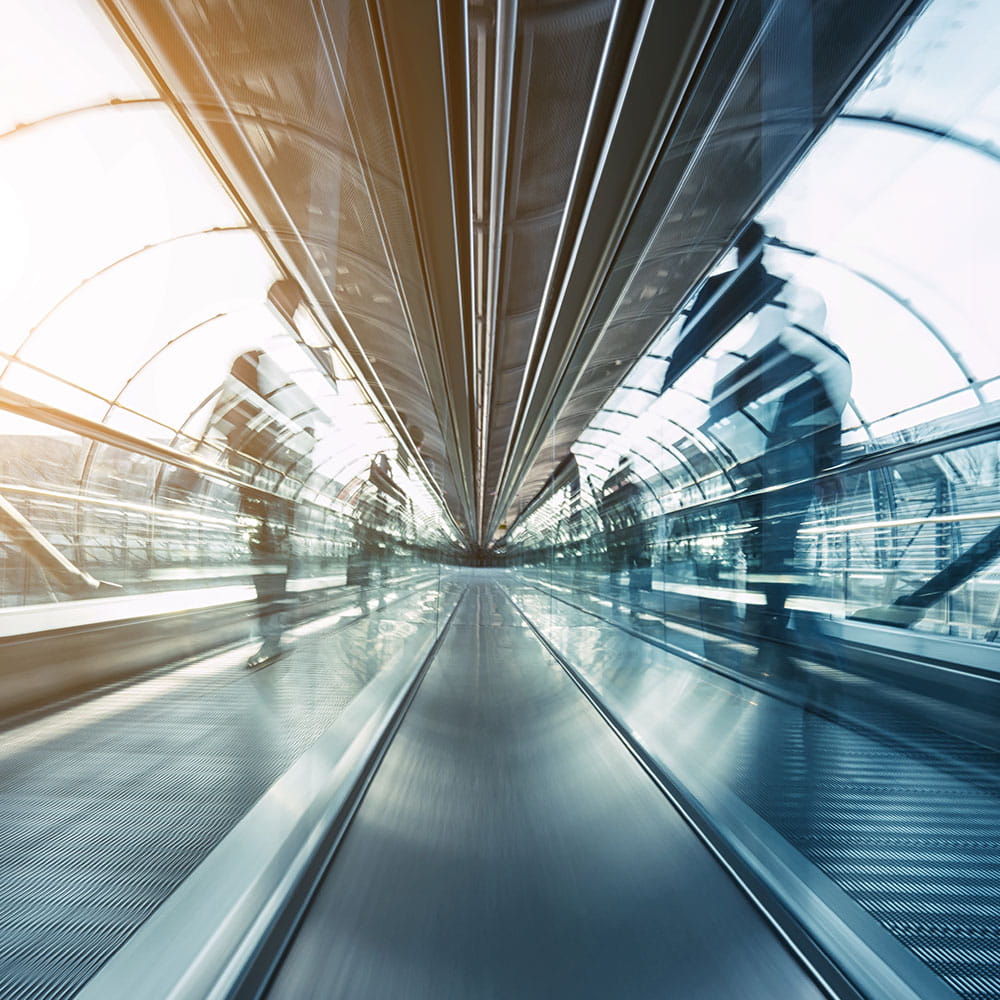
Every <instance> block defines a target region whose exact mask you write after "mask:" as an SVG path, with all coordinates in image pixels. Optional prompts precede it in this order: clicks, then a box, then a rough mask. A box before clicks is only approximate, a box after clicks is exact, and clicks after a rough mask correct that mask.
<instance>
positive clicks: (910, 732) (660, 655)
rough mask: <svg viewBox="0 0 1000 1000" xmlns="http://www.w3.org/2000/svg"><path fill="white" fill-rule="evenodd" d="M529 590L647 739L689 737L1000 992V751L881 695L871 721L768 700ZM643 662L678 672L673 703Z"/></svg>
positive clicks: (916, 939) (923, 952) (561, 638)
mask: <svg viewBox="0 0 1000 1000" xmlns="http://www.w3.org/2000/svg"><path fill="white" fill-rule="evenodd" d="M516 597H517V600H518V603H520V604H521V605H522V606H523V607H524V609H525V610H526V611H527V612H528V613H529V615H530V616H531V617H532V618H533V620H535V621H536V623H537V624H539V627H540V628H542V630H543V632H545V633H546V634H547V635H548V636H549V638H550V639H551V640H552V641H553V642H554V643H555V645H556V646H557V647H558V648H559V649H560V651H561V652H562V653H563V654H564V655H565V656H566V657H567V659H569V660H570V661H571V662H572V663H574V664H575V665H576V666H577V667H578V668H579V669H580V671H581V673H583V675H584V676H586V677H588V678H589V679H590V680H591V681H593V682H595V683H596V684H597V685H598V689H599V690H615V689H617V690H618V691H619V693H620V694H621V696H622V697H623V698H624V699H625V703H631V704H633V706H634V711H635V712H636V713H639V714H641V719H642V732H643V733H644V734H645V736H646V740H647V746H648V748H649V749H651V750H653V752H654V753H655V746H652V745H650V742H651V741H652V742H654V743H655V741H656V740H662V741H663V742H664V744H667V743H668V741H669V742H670V744H671V745H672V746H674V747H677V746H682V747H684V748H685V750H687V751H689V753H688V757H689V758H690V760H691V761H692V764H693V762H695V761H696V762H697V766H698V767H699V768H700V769H701V773H703V774H704V775H706V776H709V777H711V778H712V779H715V780H720V781H722V782H724V783H725V784H726V785H727V786H728V787H729V788H730V789H731V790H732V791H733V792H735V793H736V794H737V795H738V796H739V797H740V798H741V799H742V800H743V801H744V802H746V803H747V804H748V805H749V806H751V808H753V809H754V810H755V811H756V812H757V813H758V814H759V815H760V816H761V817H763V818H764V819H765V820H766V821H767V822H768V823H769V824H770V825H771V826H773V827H774V828H775V829H776V830H777V831H778V832H779V833H781V834H782V836H783V837H784V838H785V839H786V840H788V841H789V842H790V843H791V844H793V845H794V846H795V847H796V848H797V849H798V850H799V851H800V852H801V853H802V854H803V855H804V856H805V857H806V858H808V859H809V860H810V861H811V862H812V863H813V864H814V865H816V867H817V868H819V869H820V870H821V871H823V872H824V873H825V874H826V875H827V876H828V877H829V878H831V879H832V880H833V881H834V882H835V883H837V884H838V885H839V886H840V888H841V889H843V890H844V891H845V892H846V893H847V894H848V895H849V896H851V897H852V898H853V899H854V900H855V901H856V902H857V903H858V904H859V905H860V906H861V907H862V908H863V909H865V910H866V911H867V912H868V913H869V914H871V915H872V916H873V917H874V918H875V919H876V920H878V921H879V923H881V924H882V925H883V926H884V927H886V928H887V929H888V930H889V931H890V932H891V933H892V934H893V935H894V936H895V937H896V938H897V939H898V940H899V941H900V942H902V943H903V944H904V945H905V946H906V947H907V948H909V949H910V950H911V951H912V952H913V953H914V954H915V955H917V956H918V957H919V958H920V959H921V960H922V961H923V962H924V963H925V964H926V965H927V966H929V967H930V968H931V969H932V970H933V971H934V972H935V973H936V974H937V975H938V976H940V977H941V979H943V980H944V981H945V982H946V983H948V985H949V986H951V988H952V989H953V990H955V992H956V993H958V994H959V995H960V996H962V997H964V998H966V1000H1000V753H997V752H996V751H994V750H992V749H990V748H988V747H983V746H980V745H978V744H973V743H969V742H966V741H964V740H962V739H960V738H958V737H954V736H951V735H949V734H947V733H944V732H941V731H939V730H937V729H934V728H931V727H930V726H926V725H921V724H920V723H919V721H917V720H915V719H914V718H913V717H912V715H910V714H904V713H900V714H894V713H893V712H892V711H891V709H889V708H888V707H886V706H884V705H873V704H871V703H865V704H864V705H863V706H861V707H863V708H864V711H865V714H866V719H865V723H869V722H870V725H868V724H862V723H858V722H857V721H851V722H838V721H834V719H833V715H834V714H835V712H836V705H828V706H827V708H825V709H824V714H822V715H819V714H815V713H814V712H812V711H809V710H803V709H801V708H798V707H796V706H794V705H791V704H788V703H786V702H783V701H779V700H777V699H770V698H767V697H766V696H762V695H761V694H759V693H758V692H757V691H755V690H753V689H751V688H747V687H744V686H742V685H740V684H739V683H738V682H736V681H732V680H729V679H727V678H724V677H721V676H719V675H717V674H714V673H709V672H706V671H705V670H704V669H702V668H699V667H697V666H696V665H694V664H691V663H688V662H686V661H684V660H678V659H676V658H674V657H670V656H669V655H668V654H666V653H664V652H663V651H661V650H659V649H657V648H656V647H655V646H652V645H650V644H648V643H645V642H643V640H642V639H640V638H638V637H636V636H633V635H629V634H627V633H624V632H622V631H621V629H618V628H617V627H616V626H615V625H614V624H613V623H611V622H607V621H606V622H604V623H602V624H597V622H596V619H595V618H594V617H593V615H588V614H585V613H584V612H582V611H577V610H575V609H572V608H570V607H569V606H568V605H565V604H563V605H561V607H560V610H559V612H558V613H557V614H555V615H553V614H552V613H551V611H552V608H551V605H550V603H549V601H548V599H546V598H543V597H542V596H541V595H540V594H538V592H537V591H530V590H523V591H518V592H517V594H516ZM563 609H564V612H565V613H563ZM574 629H575V630H576V631H577V633H578V635H576V636H574V634H573V633H574ZM705 645H706V648H708V647H710V645H711V644H710V643H709V642H708V641H707V640H706V643H705ZM729 655H730V656H731V655H733V654H732V653H730V654H729ZM819 670H820V671H825V672H826V673H827V674H828V676H829V679H831V680H832V679H833V678H834V673H833V672H832V671H827V670H826V668H819ZM646 671H652V672H655V673H658V674H660V675H661V677H662V678H666V676H667V675H670V678H671V679H670V680H666V679H664V680H663V683H664V688H663V690H664V692H665V694H664V698H663V703H662V704H661V705H658V706H651V705H650V704H649V700H650V699H652V698H654V695H653V693H652V688H651V687H650V685H649V683H648V681H649V678H646V679H644V680H642V681H641V682H640V679H641V678H642V674H643V673H644V672H646ZM685 678H686V679H685ZM845 687H847V688H850V687H851V684H850V683H848V684H845ZM849 702H850V697H849V696H844V697H841V698H840V699H839V701H838V702H837V704H840V705H841V706H846V705H847V704H848V703H849ZM851 707H852V709H853V708H857V707H858V706H856V705H852V706H851ZM624 717H625V718H626V719H629V720H630V722H631V717H630V716H629V715H628V714H625V716H624ZM855 719H857V715H856V714H855ZM636 729H637V730H638V726H636Z"/></svg>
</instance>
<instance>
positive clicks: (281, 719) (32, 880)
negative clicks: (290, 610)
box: [0, 592, 437, 1000]
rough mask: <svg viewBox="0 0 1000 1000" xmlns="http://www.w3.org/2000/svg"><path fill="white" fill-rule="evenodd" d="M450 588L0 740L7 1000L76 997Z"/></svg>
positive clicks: (219, 658)
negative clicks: (270, 654)
mask: <svg viewBox="0 0 1000 1000" xmlns="http://www.w3.org/2000/svg"><path fill="white" fill-rule="evenodd" d="M436 602H437V593H436V592H431V593H427V592H424V593H421V594H419V595H416V596H414V597H410V598H406V599H404V600H402V601H400V602H398V603H396V604H393V605H391V606H389V607H388V608H387V609H385V610H383V611H381V612H377V613H375V614H373V615H371V616H369V617H368V618H367V619H361V620H359V621H356V622H354V623H352V624H350V625H348V626H346V627H341V628H339V629H331V630H328V631H325V632H315V631H314V632H313V634H309V635H307V636H304V637H302V638H300V639H299V640H298V641H297V642H296V644H295V648H294V650H293V651H292V652H291V653H290V654H289V655H288V656H286V657H284V658H283V659H282V660H280V661H278V662H277V663H275V664H273V665H272V666H271V667H269V668H266V669H264V670H259V671H253V672H248V671H247V670H246V669H245V667H244V661H245V658H246V655H247V652H246V650H232V651H228V652H224V653H222V654H218V655H216V656H212V657H206V658H205V659H204V660H202V661H199V662H198V663H195V664H192V665H190V666H189V667H185V668H182V669H180V670H178V671H176V672H173V673H167V674H160V675H157V676H156V677H153V678H151V679H149V680H147V681H144V682H140V683H137V684H134V685H132V686H130V687H127V688H123V689H120V690H117V691H114V692H112V693H110V694H108V695H106V696H105V697H102V698H98V699H96V700H95V701H93V702H89V703H84V704H81V705H77V706H75V707H73V708H71V709H68V710H67V711H65V712H61V713H59V714H57V715H54V716H52V717H50V718H49V719H43V720H40V721H38V722H33V723H30V724H28V725H26V726H23V727H20V728H18V729H12V730H10V731H9V732H7V733H5V734H3V736H2V737H0V997H3V998H4V1000H29V998H30V1000H64V998H69V997H72V996H73V995H74V994H75V993H77V992H78V991H79V990H80V989H81V988H82V987H83V986H84V985H85V984H86V982H87V981H88V980H89V979H90V978H91V976H92V975H93V974H94V973H95V972H96V971H97V969H98V968H99V967H100V966H101V965H102V964H103V963H104V962H105V961H106V960H107V959H108V958H109V957H110V956H111V955H112V954H113V953H114V952H115V951H116V950H117V949H118V948H119V947H120V946H121V945H122V944H123V943H124V942H125V941H126V940H127V938H128V937H129V936H130V935H131V934H132V933H133V932H134V931H135V930H136V929H137V928H138V927H139V926H140V925H141V923H142V922H143V921H144V920H145V919H146V918H147V917H148V916H149V915H150V914H151V913H152V912H153V911H154V910H155V909H156V907H157V906H159V904H160V903H161V902H162V901H163V900H164V899H166V897H167V896H168V895H169V894H170V893H171V892H172V891H173V890H174V889H175V888H176V887H177V886H178V885H179V884H180V883H181V882H182V881H183V880H184V878H185V877H186V876H187V875H189V874H190V873H191V871H193V870H194V868H195V867H196V866H197V865H198V864H199V863H200V862H201V861H202V860H203V859H204V858H205V856H206V855H207V854H208V853H209V852H210V851H211V850H212V848H214V847H215V846H216V844H218V843H219V841H220V840H221V839H222V838H223V837H224V836H225V835H226V834H227V833H228V832H229V831H230V830H231V829H232V828H233V826H235V824H236V823H237V822H238V821H239V820H240V819H241V818H242V817H243V816H244V815H245V814H246V813H247V811H248V810H249V809H250V808H251V806H253V804H254V803H255V802H256V801H257V800H258V799H259V798H260V796H261V795H262V794H263V793H264V792H265V791H266V790H267V789H268V788H269V787H270V786H271V785H272V784H273V783H274V781H275V780H276V779H277V778H278V777H280V775H281V774H283V773H284V772H285V771H286V770H287V769H288V767H289V766H290V765H291V764H292V763H293V762H294V761H295V760H296V759H297V758H298V757H299V756H301V754H302V753H303V752H305V750H307V749H308V748H309V747H310V746H311V745H312V744H313V743H314V742H315V741H316V739H318V738H319V736H320V735H321V734H322V733H323V732H325V731H326V729H328V728H329V726H330V725H331V723H332V722H333V721H334V720H335V719H336V718H337V717H338V716H339V715H340V713H341V712H342V711H343V710H344V708H345V707H346V706H347V705H348V704H349V703H350V701H351V700H352V699H353V698H354V696H355V695H356V694H357V693H358V692H359V691H360V690H361V689H362V688H363V687H364V686H365V684H366V683H367V682H368V680H369V679H371V677H372V676H374V674H375V672H376V671H377V669H378V665H379V664H380V663H382V662H385V661H386V660H387V659H388V658H389V657H390V656H392V655H393V654H394V653H395V652H397V651H398V650H399V649H401V648H403V647H405V645H406V644H407V643H408V642H409V641H410V640H411V639H412V637H413V636H415V635H416V634H418V632H419V633H421V634H423V633H424V632H425V631H427V630H436V628H437V624H436V623H437V613H436Z"/></svg>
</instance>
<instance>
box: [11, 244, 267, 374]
mask: <svg viewBox="0 0 1000 1000" xmlns="http://www.w3.org/2000/svg"><path fill="white" fill-rule="evenodd" d="M253 231H254V230H253V229H251V227H250V226H210V227H209V228H208V229H198V230H193V231H192V232H188V233H179V234H178V235H176V236H168V237H167V238H166V239H163V240H159V241H158V242H156V243H147V244H146V245H145V246H143V247H140V248H139V249H138V250H130V251H129V252H128V253H127V254H125V255H124V256H122V257H119V258H117V260H113V261H111V263H109V264H105V265H104V266H103V267H101V268H99V269H98V270H97V271H94V272H93V273H92V274H89V275H88V276H87V277H86V278H84V279H83V280H82V281H80V282H79V283H77V284H76V285H75V286H74V287H73V288H71V289H70V290H69V291H68V292H66V293H65V294H64V295H63V296H62V297H61V298H59V299H58V300H57V301H56V302H55V303H54V304H53V305H52V306H50V307H49V308H48V309H47V310H46V311H45V313H44V315H43V316H42V317H41V318H40V319H39V320H38V322H36V323H35V324H34V325H33V326H32V327H31V329H30V330H28V332H27V333H26V334H25V335H24V337H23V338H22V340H21V342H20V343H19V344H18V346H17V348H16V349H15V350H14V351H13V352H12V353H13V354H14V356H15V357H17V356H18V355H20V353H21V351H23V350H24V348H25V347H26V346H27V345H28V342H29V341H30V340H31V338H32V337H33V336H34V335H35V334H36V333H37V332H38V331H39V330H40V329H41V327H42V326H44V325H45V323H46V322H48V320H49V319H51V317H52V316H53V315H54V314H55V313H56V312H57V311H58V310H59V309H60V308H62V306H64V305H65V304H66V303H67V302H68V301H69V300H70V299H71V298H73V296H74V295H76V294H77V293H78V292H80V291H82V290H83V289H84V288H86V287H87V285H89V284H90V283H91V282H93V281H96V280H97V279H98V278H100V277H102V276H103V275H105V274H107V273H108V272H109V271H111V270H112V269H113V268H116V267H117V266H118V265H119V264H124V263H125V261H128V260H132V259H133V258H135V257H139V256H141V255H142V254H144V253H147V252H148V251H151V250H159V249H160V248H162V247H165V246H169V245H170V244H171V243H179V242H180V241H181V240H189V239H194V238H196V237H199V236H210V235H212V234H214V233H252V232H253ZM9 367H10V365H9V364H7V365H5V366H4V369H3V371H0V379H3V377H4V375H6V374H7V369H8V368H9Z"/></svg>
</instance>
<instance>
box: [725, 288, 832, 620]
mask: <svg viewBox="0 0 1000 1000" xmlns="http://www.w3.org/2000/svg"><path fill="white" fill-rule="evenodd" d="M825 320H826V305H825V303H824V302H823V299H822V297H821V296H820V295H819V294H818V293H817V292H815V291H814V290H812V289H809V288H806V287H804V286H802V285H799V284H795V283H792V282H784V283H783V284H782V285H781V287H780V289H779V290H778V292H777V294H776V295H775V296H774V297H773V298H772V299H771V300H770V301H769V302H767V303H765V304H763V305H762V306H761V307H760V308H759V310H758V314H757V328H756V330H755V332H754V334H753V336H752V337H751V338H750V340H749V342H748V343H747V345H746V348H745V350H744V351H743V352H742V353H741V355H740V356H741V358H742V360H741V361H740V363H738V364H737V365H736V367H735V368H733V369H732V370H731V371H729V372H728V373H727V374H725V375H724V376H723V377H722V378H720V379H719V380H718V382H717V383H716V386H715V388H714V390H713V402H712V414H713V419H719V418H721V417H723V416H725V415H726V414H729V413H734V412H736V411H737V410H740V411H742V412H743V413H744V414H747V415H748V416H751V417H752V420H753V422H754V424H755V426H756V427H757V428H758V429H759V431H761V432H762V433H763V454H762V455H761V459H760V473H759V475H757V476H755V477H753V478H752V479H751V481H750V483H749V485H750V487H751V491H752V497H753V499H751V500H750V501H749V502H747V503H745V504H744V505H743V509H744V513H745V515H746V516H747V517H748V518H749V519H750V520H751V522H756V523H755V525H754V527H755V530H756V535H755V536H750V538H749V539H748V548H749V549H750V551H749V552H748V562H749V563H750V564H751V565H752V566H753V565H754V564H755V568H756V569H757V570H758V571H759V573H760V574H761V577H762V581H763V590H764V595H765V609H764V611H765V614H764V618H763V622H762V625H763V631H764V634H765V635H766V636H768V637H772V638H773V637H777V636H780V635H781V634H782V633H783V632H784V631H785V630H786V628H787V626H788V619H789V612H788V610H787V608H786V601H787V599H788V595H789V593H790V592H791V574H792V572H793V569H794V555H795V542H796V538H797V536H798V533H799V529H800V527H801V526H802V522H803V521H804V520H805V517H806V514H807V513H808V510H809V507H810V505H811V503H812V501H813V499H814V498H815V497H816V496H817V495H818V496H819V498H820V499H821V500H822V501H823V502H824V503H827V502H830V501H831V500H834V499H836V497H837V495H838V494H839V490H840V485H839V482H838V481H837V480H836V478H834V477H832V476H830V475H829V470H830V469H831V468H832V467H833V466H835V465H836V464H837V463H838V461H839V460H840V423H841V415H842V413H843V411H844V407H845V405H846V403H847V398H848V394H849V392H850V385H851V366H850V362H849V361H848V358H847V356H846V355H845V354H844V352H843V351H842V350H841V349H840V348H839V347H837V346H836V345H835V344H834V343H833V342H832V341H831V340H830V339H829V338H828V337H827V336H826V335H825V333H824V325H825Z"/></svg>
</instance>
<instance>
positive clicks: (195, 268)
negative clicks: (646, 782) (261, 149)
mask: <svg viewBox="0 0 1000 1000" xmlns="http://www.w3.org/2000/svg"><path fill="white" fill-rule="evenodd" d="M3 18H4V20H5V22H6V23H5V29H4V31H3V32H2V33H0V36H2V40H0V47H2V52H0V66H2V74H3V81H2V86H0V215H2V217H3V219H4V228H3V232H2V234H0V254H2V258H0V317H2V322H0V439H2V445H3V446H2V453H0V545H2V547H3V561H2V564H0V605H2V606H6V607H11V606H18V605H23V604H33V603H39V602H42V603H44V602H50V601H66V600H73V599H79V598H81V597H85V596H94V595H100V596H103V595H106V594H118V593H122V592H124V593H132V592H138V591H148V590H162V589H175V588H183V587H189V586H202V585H205V584H207V583H208V582H212V581H215V582H218V581H219V580H230V581H240V580H244V581H245V580H247V579H248V577H249V575H250V574H251V571H252V568H253V567H252V563H253V552H252V545H251V544H250V538H251V536H252V535H253V532H254V530H255V528H254V525H255V524H256V523H257V521H258V520H259V518H258V516H257V515H258V514H259V510H258V511H257V514H255V513H253V511H252V510H251V509H250V508H253V504H254V502H258V503H266V502H270V503H272V504H273V503H275V502H277V501H280V503H281V504H283V505H285V507H286V513H285V514H284V515H282V518H283V520H284V521H286V522H288V524H287V529H285V530H287V531H288V533H289V539H290V541H289V547H290V550H291V555H290V558H291V560H292V577H293V580H294V579H295V578H299V579H301V580H303V581H306V580H312V581H313V583H314V584H315V583H316V581H325V583H326V584H328V585H337V584H343V583H344V582H346V580H347V577H348V572H349V569H351V568H352V567H351V566H350V565H349V564H351V563H352V557H353V563H354V565H353V575H354V577H355V579H356V580H360V581H362V582H364V581H365V580H367V579H368V578H369V577H370V576H371V574H370V573H369V572H368V571H367V569H366V567H368V568H371V567H374V568H375V569H376V576H377V577H379V576H381V577H382V578H386V579H388V577H389V575H391V574H390V572H389V566H390V564H391V565H392V566H394V567H396V568H398V569H404V568H405V567H407V566H410V565H411V564H412V563H413V562H414V560H418V559H419V558H420V556H421V553H427V552H429V551H432V550H436V549H439V548H441V547H443V546H449V545H451V544H453V543H454V541H455V536H454V535H452V536H449V534H448V533H449V531H450V530H451V528H450V527H449V524H450V522H448V520H447V518H446V517H444V516H443V514H442V509H441V505H440V502H439V499H438V496H437V495H436V494H435V493H434V492H433V490H432V489H431V488H430V486H429V485H428V483H427V481H426V480H425V479H424V478H423V474H422V472H421V471H420V469H419V468H417V467H416V466H415V464H414V463H413V462H412V461H411V460H409V458H408V456H407V455H406V454H405V453H404V452H403V451H401V449H400V446H399V445H398V443H397V442H396V440H395V438H394V437H393V435H392V434H391V433H390V431H389V429H388V426H387V424H386V422H385V421H384V420H383V417H382V416H381V414H380V413H379V412H378V411H377V409H376V408H375V407H374V406H373V405H372V403H371V401H370V400H369V398H368V395H367V393H366V391H365V389H364V388H363V386H362V385H361V383H360V382H359V381H358V379H357V378H356V377H355V375H354V372H353V370H352V368H351V367H350V365H349V364H348V363H347V361H346V360H345V355H344V354H342V353H341V351H340V350H339V348H338V347H337V346H336V343H335V342H334V340H333V339H332V337H331V334H330V332H329V330H328V328H327V327H325V326H324V324H323V321H321V320H318V319H317V317H316V314H315V313H313V312H312V310H311V308H310V306H309V304H308V302H306V301H304V299H303V297H302V295H301V293H300V292H299V291H298V289H297V286H296V285H295V283H294V282H292V281H290V280H288V279H287V278H286V276H285V275H284V273H283V272H282V271H281V269H280V268H279V266H278V265H277V264H276V263H275V260H274V259H273V258H272V256H271V254H270V252H269V250H268V248H267V247H266V245H265V244H264V243H263V242H262V241H261V239H260V238H259V237H258V235H257V233H256V232H255V231H254V230H253V228H252V227H251V226H250V225H248V224H247V221H246V219H245V218H244V217H243V215H242V214H241V212H240V211H239V210H238V208H237V206H236V204H235V203H234V202H233V200H232V199H231V198H230V196H229V194H228V192H227V191H226V190H225V188H224V187H223V185H222V183H221V182H220V181H219V179H218V178H217V177H216V176H215V174H214V173H213V172H212V171H211V169H210V168H209V166H208V163H207V162H206V161H205V160H204V159H202V157H201V156H200V154H199V153H198V151H197V149H196V147H195V145H194V144H193V143H192V141H191V140H190V138H189V136H188V135H187V134H186V133H185V131H184V129H183V128H182V126H181V125H180V124H179V122H178V121H177V120H176V118H175V116H174V114H173V112H172V111H171V110H170V108H169V107H168V106H167V105H166V104H165V103H164V102H163V101H162V100H161V99H160V97H159V95H158V93H157V91H156V90H155V88H154V87H153V85H152V84H151V83H150V82H149V80H147V79H146V77H145V76H144V74H143V73H142V72H141V71H140V70H139V68H138V66H137V64H136V63H135V60H134V58H133V57H132V55H131V54H130V53H129V52H128V50H127V48H126V47H125V45H124V43H123V42H122V41H121V40H120V39H119V38H118V37H117V35H116V34H115V32H114V30H113V29H112V27H111V25H110V23H108V22H107V21H106V19H105V18H104V16H103V15H102V13H101V12H100V11H99V10H98V9H96V8H95V6H94V5H93V4H92V3H86V2H73V0H71V2H68V3H66V2H62V0H60V2H58V3H57V2H45V3H39V4H35V3H30V4H29V3H23V4H22V3H13V4H7V5H6V6H5V7H4V13H3ZM54 66H58V67H60V72H58V73H54V72H52V67H54ZM268 498H270V500H268ZM248 505H249V507H248ZM272 514H273V512H272ZM302 585H303V586H307V584H306V583H303V584H302Z"/></svg>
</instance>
